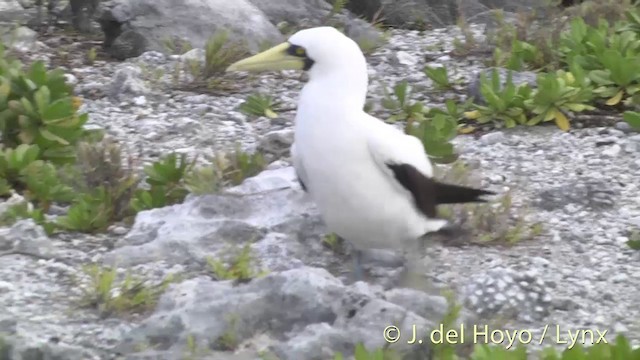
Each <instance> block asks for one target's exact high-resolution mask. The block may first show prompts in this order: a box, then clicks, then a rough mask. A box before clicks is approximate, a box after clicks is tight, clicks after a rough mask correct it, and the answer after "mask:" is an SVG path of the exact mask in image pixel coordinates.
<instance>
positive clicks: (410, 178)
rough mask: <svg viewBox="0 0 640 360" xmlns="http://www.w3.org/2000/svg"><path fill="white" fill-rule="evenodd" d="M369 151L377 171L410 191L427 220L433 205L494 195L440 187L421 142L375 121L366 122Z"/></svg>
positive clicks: (441, 184) (449, 186)
mask: <svg viewBox="0 0 640 360" xmlns="http://www.w3.org/2000/svg"><path fill="white" fill-rule="evenodd" d="M366 127H367V130H368V131H367V144H368V147H369V152H370V153H371V157H372V158H373V160H374V162H375V163H376V165H377V166H378V167H379V168H380V170H381V171H382V172H383V173H384V174H386V175H387V176H388V177H389V180H390V181H394V182H395V183H397V184H398V185H399V186H401V187H402V188H404V189H405V190H407V191H409V192H410V193H411V195H412V196H413V199H414V202H415V205H416V206H417V207H418V209H420V211H421V212H422V213H423V214H425V215H426V216H427V217H430V218H435V217H436V215H437V212H436V206H437V205H439V204H454V203H465V202H482V201H484V200H483V199H480V198H479V197H480V196H482V195H492V194H494V193H493V192H490V191H485V190H478V189H473V188H469V187H465V186H457V185H450V184H443V183H441V182H438V181H436V180H435V179H434V178H433V167H432V166H431V162H430V161H429V158H428V157H427V154H426V152H425V150H424V146H423V145H422V142H421V141H420V140H419V139H418V138H416V137H414V136H411V135H406V134H404V133H403V132H402V131H400V130H398V129H396V128H394V127H393V126H392V125H389V124H386V123H384V122H382V121H380V120H378V119H376V118H371V119H367V123H366Z"/></svg>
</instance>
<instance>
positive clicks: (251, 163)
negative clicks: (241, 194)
mask: <svg viewBox="0 0 640 360" xmlns="http://www.w3.org/2000/svg"><path fill="white" fill-rule="evenodd" d="M213 165H214V166H215V167H216V169H218V171H219V174H220V180H221V182H222V185H223V186H229V185H239V184H240V183H242V181H244V179H246V178H248V177H251V176H254V175H257V174H258V173H259V172H260V171H262V170H264V168H265V167H266V166H267V164H266V161H265V159H264V155H263V154H262V153H260V152H255V153H248V152H245V151H243V150H242V149H241V148H240V146H239V145H238V146H236V149H235V150H234V151H233V152H230V153H218V154H216V155H215V156H214V157H213Z"/></svg>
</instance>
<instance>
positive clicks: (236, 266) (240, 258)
mask: <svg viewBox="0 0 640 360" xmlns="http://www.w3.org/2000/svg"><path fill="white" fill-rule="evenodd" d="M255 262H256V260H255V259H254V258H253V256H252V255H251V244H246V245H245V246H243V247H242V249H241V250H240V251H238V252H237V254H236V255H235V256H234V257H233V258H232V259H231V260H230V261H229V263H228V264H225V262H223V261H220V260H214V259H212V258H210V257H209V258H207V264H208V265H209V268H210V269H211V272H212V273H213V275H214V276H215V278H216V279H218V280H236V281H240V282H246V281H249V280H251V279H253V278H256V277H260V276H264V275H265V274H266V272H265V271H256V270H255V269H254V265H255V264H254V263H255Z"/></svg>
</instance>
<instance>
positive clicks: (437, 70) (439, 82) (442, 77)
mask: <svg viewBox="0 0 640 360" xmlns="http://www.w3.org/2000/svg"><path fill="white" fill-rule="evenodd" d="M424 73H425V74H426V75H427V77H428V78H429V79H431V81H433V83H434V84H435V85H436V87H437V88H438V89H440V90H448V89H451V88H453V84H451V82H450V81H449V73H448V71H447V67H446V66H442V67H430V66H426V67H425V68H424Z"/></svg>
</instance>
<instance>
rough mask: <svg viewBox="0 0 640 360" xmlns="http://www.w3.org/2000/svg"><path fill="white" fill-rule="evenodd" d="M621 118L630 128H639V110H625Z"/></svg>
mask: <svg viewBox="0 0 640 360" xmlns="http://www.w3.org/2000/svg"><path fill="white" fill-rule="evenodd" d="M622 118H623V119H624V121H626V122H627V123H628V124H629V125H631V127H632V128H634V129H638V130H640V112H637V111H625V113H624V114H622Z"/></svg>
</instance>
